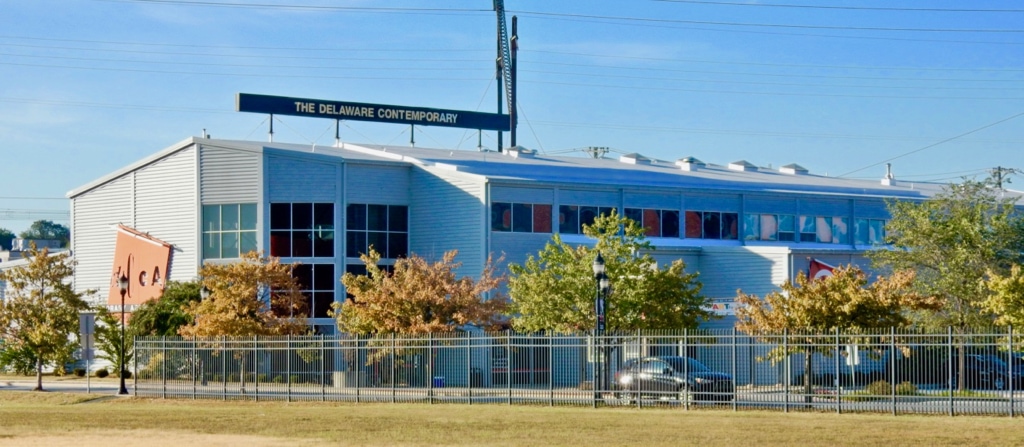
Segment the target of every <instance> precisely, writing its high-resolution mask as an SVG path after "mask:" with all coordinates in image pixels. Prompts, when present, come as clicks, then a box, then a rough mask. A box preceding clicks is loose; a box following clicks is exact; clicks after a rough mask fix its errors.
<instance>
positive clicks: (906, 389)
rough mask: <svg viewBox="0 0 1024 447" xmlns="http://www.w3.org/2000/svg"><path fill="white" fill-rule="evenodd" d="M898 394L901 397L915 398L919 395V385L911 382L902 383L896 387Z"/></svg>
mask: <svg viewBox="0 0 1024 447" xmlns="http://www.w3.org/2000/svg"><path fill="white" fill-rule="evenodd" d="M896 394H897V395H899V396H913V395H916V394H917V385H914V384H913V383H910V382H906V381H904V382H900V383H899V384H897V385H896Z"/></svg>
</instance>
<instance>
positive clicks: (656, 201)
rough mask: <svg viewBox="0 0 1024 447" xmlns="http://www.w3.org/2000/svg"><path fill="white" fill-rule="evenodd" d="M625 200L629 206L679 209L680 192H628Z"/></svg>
mask: <svg viewBox="0 0 1024 447" xmlns="http://www.w3.org/2000/svg"><path fill="white" fill-rule="evenodd" d="M625 196H626V198H625V201H626V207H627V208H655V209H667V210H678V209H679V203H680V202H679V194H678V193H662V194H658V193H640V192H626V193H625Z"/></svg>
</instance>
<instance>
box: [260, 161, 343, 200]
mask: <svg viewBox="0 0 1024 447" xmlns="http://www.w3.org/2000/svg"><path fill="white" fill-rule="evenodd" d="M266 163H267V195H268V200H269V201H270V202H335V201H336V199H337V194H336V192H337V191H336V190H337V186H338V178H339V177H340V176H341V174H340V169H341V160H338V161H336V162H335V163H329V162H324V161H313V160H303V159H301V158H294V157H278V156H268V157H267V158H266Z"/></svg>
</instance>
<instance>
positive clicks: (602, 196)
mask: <svg viewBox="0 0 1024 447" xmlns="http://www.w3.org/2000/svg"><path fill="white" fill-rule="evenodd" d="M620 200H621V197H620V195H619V192H618V191H581V190H572V189H559V190H558V204H559V205H587V206H615V207H617V206H619V201H620Z"/></svg>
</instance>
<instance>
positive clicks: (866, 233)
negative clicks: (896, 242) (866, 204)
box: [743, 214, 885, 245]
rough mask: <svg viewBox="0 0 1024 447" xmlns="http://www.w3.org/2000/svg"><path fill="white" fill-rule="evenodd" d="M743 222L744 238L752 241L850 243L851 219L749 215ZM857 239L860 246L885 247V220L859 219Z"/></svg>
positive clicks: (744, 217)
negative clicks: (876, 245) (877, 245)
mask: <svg viewBox="0 0 1024 447" xmlns="http://www.w3.org/2000/svg"><path fill="white" fill-rule="evenodd" d="M743 220H744V232H743V237H744V239H745V240H748V241H796V240H799V241H800V242H820V243H825V244H849V243H850V225H849V222H850V220H849V218H847V217H838V216H799V217H797V216H795V215H792V214H746V215H744V216H743ZM853 238H854V243H855V244H858V245H875V244H882V243H884V242H885V220H883V219H855V220H854V228H853Z"/></svg>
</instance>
